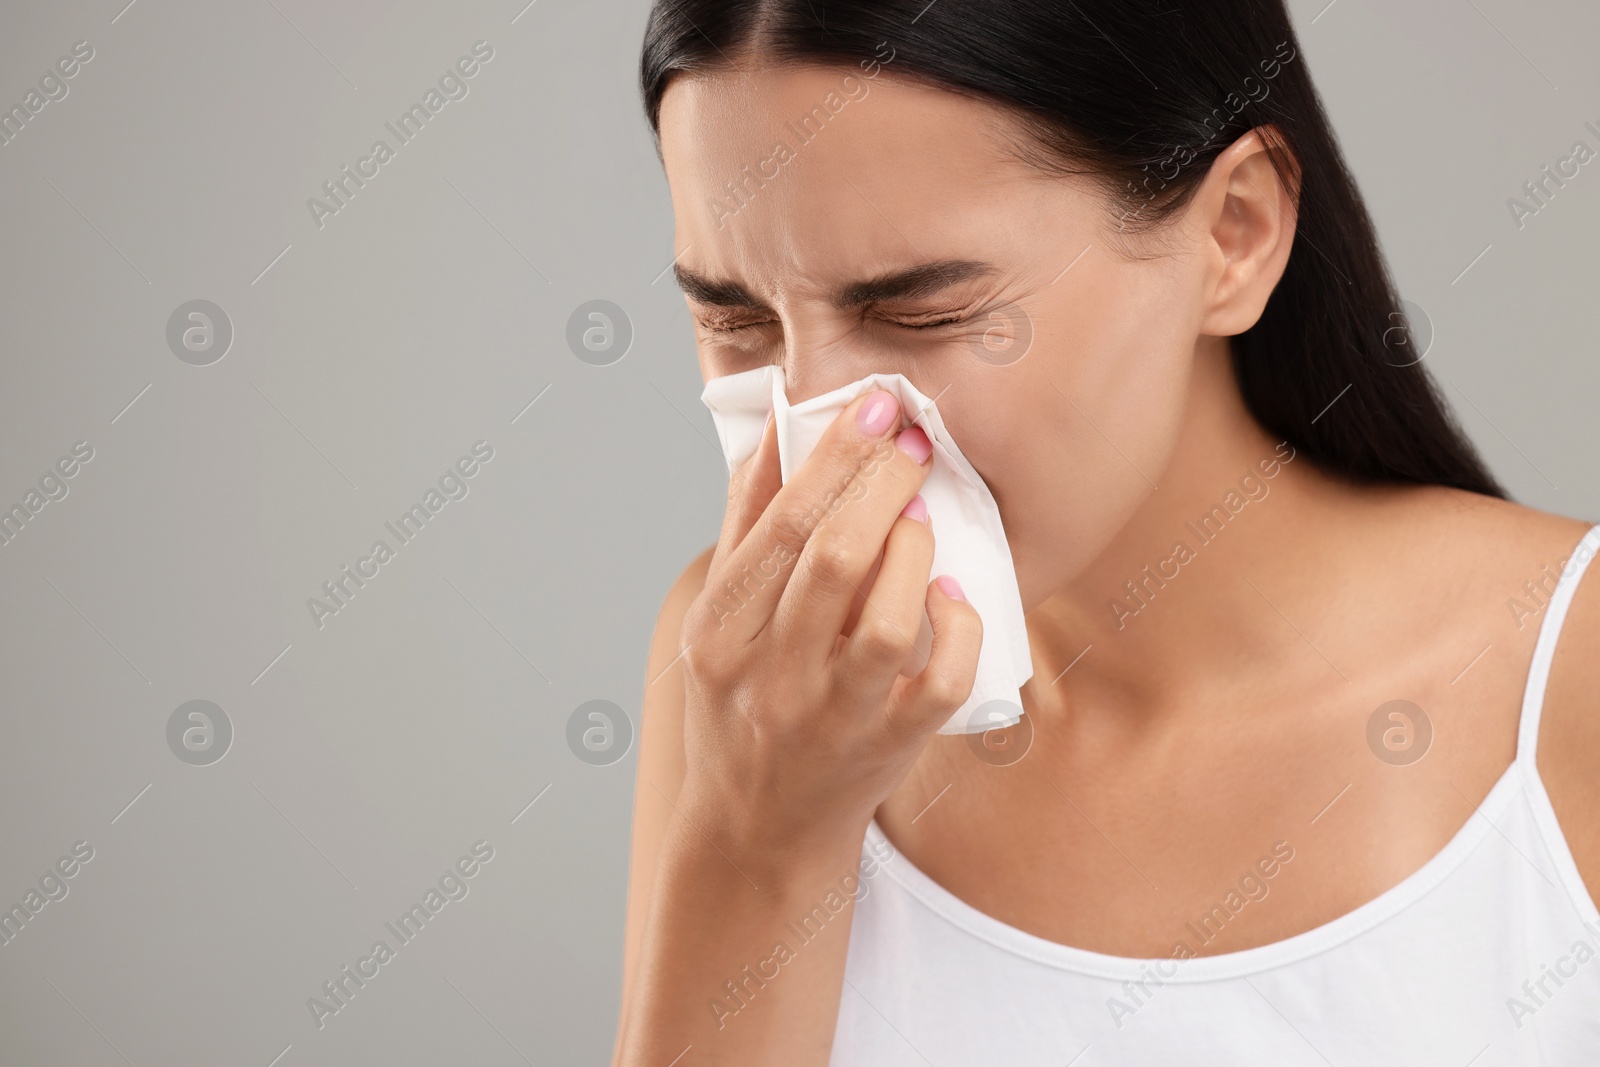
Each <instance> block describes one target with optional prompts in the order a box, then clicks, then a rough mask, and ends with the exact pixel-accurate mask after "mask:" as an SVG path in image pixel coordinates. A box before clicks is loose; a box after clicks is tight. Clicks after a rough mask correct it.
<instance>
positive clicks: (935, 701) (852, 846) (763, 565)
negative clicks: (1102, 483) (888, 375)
mask: <svg viewBox="0 0 1600 1067" xmlns="http://www.w3.org/2000/svg"><path fill="white" fill-rule="evenodd" d="M899 425H900V410H899V406H898V403H897V402H896V400H895V398H894V396H893V395H892V394H890V393H887V392H883V391H881V390H880V391H878V392H874V393H871V394H869V395H867V396H865V397H858V398H857V399H856V400H854V401H852V402H851V403H850V405H849V406H847V407H846V408H845V410H844V411H843V412H841V413H840V415H839V418H838V419H836V420H835V421H834V423H833V425H832V426H830V427H829V428H828V431H827V433H826V434H825V435H824V437H823V439H822V441H821V443H820V444H818V446H817V448H816V450H815V451H814V452H813V453H812V454H811V456H809V457H808V458H807V460H806V462H805V464H804V466H803V467H802V468H801V469H800V471H799V472H798V473H797V474H796V475H795V477H794V478H792V479H791V480H790V481H789V483H788V484H787V485H784V484H782V482H781V479H780V477H779V473H778V454H777V453H778V450H777V435H776V432H775V431H774V429H773V427H772V425H771V424H770V423H769V424H768V426H767V432H766V433H765V434H763V435H762V440H761V444H760V446H759V447H758V448H757V450H756V454H755V455H754V456H752V457H751V458H750V459H749V460H748V461H746V463H745V464H744V466H743V467H741V468H740V469H739V470H738V471H737V472H735V474H734V477H733V479H732V485H731V486H730V489H729V497H728V512H727V517H726V519H725V521H724V523H723V528H722V535H721V538H720V540H719V542H718V544H717V547H716V550H715V552H714V553H713V554H712V560H711V563H710V566H709V570H708V572H707V579H706V583H705V588H704V590H703V591H702V592H701V593H700V595H699V596H698V597H697V598H696V599H695V600H694V602H693V603H692V604H691V605H690V606H689V608H688V610H687V612H686V613H685V614H684V615H683V621H682V626H681V628H680V630H679V635H680V636H679V640H680V648H681V651H680V652H679V655H678V662H680V663H681V666H682V670H683V678H684V689H683V704H682V706H681V711H682V715H683V719H682V723H683V749H682V756H683V759H684V764H683V767H684V769H683V776H682V778H681V782H682V788H681V789H680V790H678V791H677V793H676V798H675V799H674V797H673V796H671V795H669V794H668V793H667V792H663V791H662V790H661V789H660V788H659V787H657V786H656V784H655V782H654V780H653V779H651V780H647V779H646V778H645V777H644V775H643V773H642V771H643V768H644V766H645V764H644V762H643V757H642V756H641V764H640V766H641V784H640V788H641V790H643V789H644V788H645V787H646V786H649V787H650V788H651V789H653V790H654V792H655V793H656V794H658V795H659V797H660V798H661V799H662V800H663V801H665V803H666V804H667V805H668V806H670V810H671V813H672V814H671V817H670V820H669V821H668V822H667V824H666V825H665V826H664V827H663V828H662V829H661V831H660V834H661V837H660V844H659V846H658V847H657V846H654V845H652V846H651V847H649V848H641V847H640V843H639V842H638V841H636V842H635V846H636V851H635V858H636V859H640V858H643V859H644V860H645V861H646V862H647V863H649V864H651V865H653V867H654V871H653V874H652V875H651V876H650V877H651V881H650V889H649V894H648V900H647V901H646V900H635V902H634V905H633V906H637V905H642V906H643V911H642V912H641V914H640V917H639V919H638V925H637V926H636V927H635V928H637V929H639V930H640V931H641V935H640V936H641V940H640V942H639V950H638V953H637V969H636V970H635V971H634V972H633V974H632V978H631V981H629V982H628V983H627V986H626V988H625V989H624V998H623V1009H622V1018H621V1025H620V1027H619V1029H618V1037H617V1047H616V1059H615V1062H616V1063H617V1064H621V1065H625V1067H663V1065H664V1064H667V1063H679V1062H681V1063H682V1064H683V1065H684V1067H687V1065H688V1064H690V1063H693V1064H696V1065H710V1064H741V1065H742V1064H747V1063H761V1064H769V1065H774V1067H777V1065H783V1067H788V1065H794V1067H823V1065H825V1064H826V1063H827V1062H828V1057H829V1049H830V1048H831V1047H832V1042H833V1032H834V1027H835V1026H836V1025H837V1020H838V1012H839V1000H840V995H841V992H842V990H843V988H844V970H845V952H846V948H847V946H848V944H849V936H850V923H851V918H852V911H853V909H852V908H850V907H849V906H848V904H849V902H850V901H849V900H848V899H846V898H852V897H854V895H855V893H856V888H855V886H856V884H857V883H856V879H857V875H858V864H859V862H860V849H861V840H862V836H863V834H864V833H865V832H866V827H867V823H868V822H869V821H870V820H871V818H872V813H873V810H874V809H875V808H876V807H877V806H878V805H879V804H880V803H881V802H882V801H883V800H884V799H885V798H886V797H887V796H888V795H889V793H890V792H891V791H892V790H893V789H894V787H895V785H896V784H897V783H898V782H899V781H900V780H901V779H902V778H903V777H904V776H905V774H906V772H907V771H908V770H909V769H910V767H911V765H912V763H913V762H914V761H915V760H916V758H917V755H918V753H920V752H921V750H922V749H923V747H924V746H925V745H926V744H927V741H928V739H929V737H930V736H932V734H933V732H934V731H935V730H936V729H938V727H939V725H940V724H941V723H943V722H945V721H946V720H947V719H948V718H949V716H950V715H951V714H952V713H954V711H955V710H956V708H958V707H960V705H961V704H962V703H963V702H964V701H965V700H966V698H967V695H968V694H969V693H970V692H971V691H972V684H973V679H974V677H975V674H976V671H977V663H978V647H979V644H980V641H981V637H982V625H981V623H980V622H979V620H978V615H977V612H976V611H974V610H973V608H972V606H971V605H970V604H968V603H966V602H965V601H964V600H961V599H959V594H960V586H959V585H955V584H954V583H953V582H950V580H949V579H947V578H944V579H941V581H940V582H934V583H932V584H931V585H930V583H929V582H928V571H929V568H930V567H931V566H932V563H933V537H934V534H933V532H932V531H931V530H930V529H929V527H928V524H927V523H926V522H925V521H922V520H925V519H926V517H927V510H926V508H925V507H923V506H922V502H921V500H920V498H918V499H914V498H916V493H917V490H918V488H919V487H921V485H922V483H923V481H924V480H925V479H926V478H927V475H928V468H927V463H928V457H929V453H930V451H931V447H930V445H929V443H928V439H927V436H926V435H925V434H924V433H923V432H922V431H921V430H920V429H916V428H910V429H907V430H904V431H900V430H899ZM897 445H898V447H896V446H897ZM908 505H909V506H908ZM944 582H948V583H949V584H948V585H944V584H941V583H944ZM863 590H865V591H866V592H865V594H863ZM924 605H926V608H927V611H928V616H929V619H930V620H931V622H932V625H933V645H932V649H931V652H930V659H929V661H928V663H927V664H926V665H924V666H922V668H921V670H920V671H916V672H915V673H914V674H912V675H910V676H902V675H901V674H900V670H901V668H902V667H903V666H905V665H906V659H907V657H908V655H909V654H910V652H911V650H912V648H913V644H914V642H915V639H916V636H917V632H918V630H919V628H920V626H921V623H922V611H923V608H924ZM662 654H663V655H665V651H664V650H663V653H662ZM915 667H916V665H915V664H913V665H912V668H913V669H915ZM662 673H664V669H663V672H662ZM657 707H658V708H661V709H663V710H665V709H666V707H667V704H666V702H665V701H662V702H661V703H658V705H657ZM663 721H664V720H663ZM660 728H661V727H660V726H652V725H649V724H647V725H646V729H647V730H652V729H655V730H659V729H660ZM652 736H654V735H652ZM655 744H657V745H660V744H661V740H660V739H659V738H658V739H657V741H656V742H655ZM657 751H658V753H659V758H658V762H656V763H654V764H653V765H654V766H656V767H657V768H658V769H659V770H661V771H663V772H667V773H670V771H671V767H672V765H673V760H671V759H668V758H667V756H668V753H667V752H666V750H665V749H658V750H657ZM647 799H650V798H647ZM638 825H640V824H639V823H636V826H638ZM636 832H637V831H636ZM641 877H643V875H641ZM641 884H642V883H641ZM841 894H843V897H841ZM841 905H842V906H841ZM818 916H821V917H822V918H821V919H820V920H819V919H818ZM797 920H798V921H800V922H802V923H804V924H805V930H806V931H807V932H806V933H805V935H804V937H803V938H802V937H799V936H797V935H796V932H795V931H796V929H797V927H795V926H794V923H795V922H796V921H797ZM633 922H634V919H633V918H632V917H630V923H633ZM819 923H820V924H821V925H820V927H819ZM686 1057H687V1058H686Z"/></svg>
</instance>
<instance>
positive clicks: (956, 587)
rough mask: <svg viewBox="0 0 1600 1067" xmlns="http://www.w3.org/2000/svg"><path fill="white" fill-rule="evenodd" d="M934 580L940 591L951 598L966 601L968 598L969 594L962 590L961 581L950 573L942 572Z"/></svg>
mask: <svg viewBox="0 0 1600 1067" xmlns="http://www.w3.org/2000/svg"><path fill="white" fill-rule="evenodd" d="M933 581H934V584H935V585H937V586H938V587H939V591H940V592H942V593H943V594H944V595H945V596H947V597H949V598H950V599H951V600H961V601H965V600H966V599H967V594H965V593H963V592H962V591H961V583H960V582H958V581H956V580H955V579H954V578H952V577H950V576H949V575H948V574H941V575H939V577H937V578H935V579H934V580H933Z"/></svg>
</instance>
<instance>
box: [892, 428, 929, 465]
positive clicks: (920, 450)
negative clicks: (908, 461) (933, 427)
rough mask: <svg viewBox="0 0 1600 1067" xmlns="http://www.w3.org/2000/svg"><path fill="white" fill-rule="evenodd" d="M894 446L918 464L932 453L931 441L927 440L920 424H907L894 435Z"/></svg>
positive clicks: (923, 461)
mask: <svg viewBox="0 0 1600 1067" xmlns="http://www.w3.org/2000/svg"><path fill="white" fill-rule="evenodd" d="M894 446H895V447H896V448H898V449H899V450H900V451H902V452H904V453H905V454H906V455H908V456H910V457H911V458H912V459H914V460H916V461H917V463H918V465H921V464H923V463H926V462H927V460H928V457H929V456H931V455H933V442H932V441H930V440H928V435H927V434H926V433H924V432H923V429H922V427H921V426H908V427H906V428H905V429H904V430H901V431H900V433H899V434H898V435H896V436H895V439H894Z"/></svg>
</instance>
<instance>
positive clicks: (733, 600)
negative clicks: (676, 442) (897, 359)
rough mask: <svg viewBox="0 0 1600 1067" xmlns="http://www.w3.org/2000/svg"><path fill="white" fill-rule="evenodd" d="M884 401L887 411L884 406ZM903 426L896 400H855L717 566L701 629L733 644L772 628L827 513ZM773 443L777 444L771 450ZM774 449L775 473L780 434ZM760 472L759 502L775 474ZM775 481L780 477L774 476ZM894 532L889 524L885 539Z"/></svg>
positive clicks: (880, 395) (878, 394)
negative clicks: (785, 593) (804, 552)
mask: <svg viewBox="0 0 1600 1067" xmlns="http://www.w3.org/2000/svg"><path fill="white" fill-rule="evenodd" d="M885 398H887V400H888V401H889V403H885V402H884V400H885ZM868 405H870V411H871V412H872V418H870V419H867V420H862V419H858V418H857V415H858V413H859V412H861V410H862V409H863V408H864V407H867V406H868ZM898 420H899V406H898V404H897V403H894V396H893V394H890V393H888V392H885V391H884V390H877V391H875V392H873V393H868V394H866V395H865V396H860V397H857V398H855V399H854V400H852V401H851V402H850V403H849V404H847V405H846V406H845V408H844V410H843V411H841V412H840V413H839V415H838V417H837V418H835V419H834V421H833V422H832V423H831V424H830V425H829V426H828V429H827V430H826V431H824V433H823V435H822V440H821V441H819V442H818V443H817V447H816V448H815V450H813V451H812V453H811V455H810V456H808V457H807V458H806V461H805V463H803V464H802V465H801V467H800V469H799V470H798V471H796V472H795V474H794V476H793V477H792V478H790V479H789V481H788V482H787V483H786V484H784V485H782V486H781V487H780V488H779V489H778V490H777V492H776V494H775V495H774V496H773V497H772V499H771V501H770V502H769V503H767V505H766V508H765V510H763V511H762V512H761V513H760V515H759V516H758V517H757V518H756V519H755V520H754V522H753V524H752V525H751V527H750V529H749V532H748V533H747V534H746V535H745V537H744V539H743V540H742V541H740V542H739V543H738V544H737V545H734V546H732V547H731V548H729V549H728V551H727V553H726V558H725V559H722V560H719V561H718V562H717V564H716V569H715V570H714V571H713V573H712V574H711V575H710V576H709V578H708V582H707V587H708V589H714V591H715V595H714V596H712V597H711V598H710V599H709V600H708V601H707V603H706V604H705V605H704V606H703V607H702V609H701V610H702V611H703V612H704V615H703V616H702V617H701V618H699V619H697V620H695V624H696V625H704V626H708V627H710V628H713V629H715V630H717V631H718V632H719V633H724V634H725V635H726V636H727V638H728V639H729V640H740V639H742V640H750V639H751V638H753V637H754V636H755V635H756V634H758V633H760V632H761V631H762V630H763V629H764V628H765V627H766V626H767V624H768V622H769V621H770V620H771V619H772V617H773V613H774V611H775V610H776V608H777V606H778V603H779V601H780V600H781V598H782V596H783V591H784V587H785V585H786V584H787V583H788V581H789V579H790V576H791V573H792V572H793V570H794V568H795V565H796V563H797V561H798V560H799V558H800V553H801V551H802V550H803V549H804V548H805V546H806V541H807V539H808V538H809V537H810V536H811V533H812V531H813V530H814V529H815V528H816V527H817V525H818V523H819V521H820V519H821V517H822V516H825V515H826V514H827V511H828V508H829V506H830V505H831V504H833V503H834V502H835V501H837V500H839V499H840V498H841V494H843V493H844V491H845V490H846V489H847V488H848V487H849V485H850V484H851V482H852V480H853V478H854V477H855V473H856V471H857V470H860V469H862V468H863V467H864V466H866V465H868V464H869V463H871V462H873V457H874V454H875V453H876V452H877V451H879V449H880V446H881V445H882V444H883V442H884V441H886V440H887V439H888V435H889V434H890V433H891V432H892V430H893V429H894V428H895V427H896V426H897V425H898ZM863 422H864V424H863ZM768 437H771V438H772V439H773V440H772V441H771V442H769V441H768V440H767V438H768ZM769 444H770V446H771V451H772V453H773V454H772V455H771V456H770V458H765V457H764V458H763V463H771V464H772V465H773V469H774V470H775V468H776V464H777V457H776V454H775V453H776V431H775V430H774V429H773V428H772V427H770V426H769V427H768V428H767V433H766V434H764V435H763V441H762V447H763V448H766V447H768V446H769ZM759 470H760V471H761V474H760V475H759V476H758V477H759V478H760V479H763V480H758V481H755V482H753V483H752V486H751V491H752V492H753V493H755V494H756V495H757V497H758V498H759V495H760V493H761V492H764V491H765V488H766V486H767V485H769V484H770V482H768V481H766V480H764V479H766V478H767V477H768V474H769V468H767V467H765V466H763V467H761V468H759ZM771 476H772V477H778V475H776V474H775V473H773V474H772V475H771ZM780 480H781V479H780ZM912 492H915V490H914V489H913V490H911V491H910V492H907V493H906V495H905V499H904V500H902V501H901V502H900V503H901V505H902V506H903V505H904V504H905V501H906V500H909V499H911V493H912ZM752 506H754V505H753V504H752ZM896 510H898V508H896ZM729 521H730V522H733V521H737V520H731V519H730V520H729ZM888 525H889V524H888V522H887V521H885V522H884V524H883V529H884V530H885V531H886V530H887V529H888ZM880 543H881V540H880ZM838 632H839V631H838V629H837V627H836V628H835V629H834V630H833V631H832V632H831V633H830V634H829V635H828V637H827V641H826V643H825V644H824V645H823V646H821V648H820V650H819V651H818V654H817V658H818V660H819V661H821V660H822V659H824V658H825V657H826V655H827V653H828V652H829V651H831V650H832V649H833V647H834V640H833V639H834V637H835V636H836V635H837V634H838Z"/></svg>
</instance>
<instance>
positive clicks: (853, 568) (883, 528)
mask: <svg viewBox="0 0 1600 1067" xmlns="http://www.w3.org/2000/svg"><path fill="white" fill-rule="evenodd" d="M932 450H933V446H932V444H931V443H930V442H929V440H928V436H927V434H926V433H924V432H923V430H922V429H921V428H920V427H916V426H913V427H909V428H907V429H905V430H903V431H901V432H900V433H899V434H898V435H896V437H895V439H894V443H893V444H890V442H889V441H888V440H887V439H886V440H884V441H883V442H882V443H881V444H880V445H879V447H878V449H877V450H876V451H875V452H874V453H873V454H872V456H870V457H869V458H868V460H867V462H866V463H864V464H863V465H862V466H861V467H860V469H859V470H858V471H857V472H856V475H855V477H854V478H853V479H852V480H851V483H850V485H849V486H848V487H847V488H846V490H845V492H844V493H843V494H841V495H839V496H838V497H837V498H836V499H835V500H833V501H830V502H829V504H828V506H827V507H826V508H825V509H824V510H823V512H822V515H821V517H820V519H819V520H818V522H817V526H816V529H815V531H813V533H812V534H811V537H810V538H809V539H808V540H807V542H806V544H805V548H804V550H803V551H802V553H801V556H800V559H799V560H798V561H797V563H796V564H795V573H794V575H793V576H792V577H791V578H790V579H789V583H788V586H787V587H786V588H785V589H784V591H783V597H782V599H781V600H780V602H779V605H778V609H777V611H776V612H775V613H774V617H773V625H774V627H775V629H776V630H777V632H778V633H779V634H780V636H781V637H782V638H783V640H784V641H785V642H793V643H796V644H798V645H800V646H801V647H807V648H821V649H824V650H825V649H827V648H828V647H829V646H828V644H827V643H826V642H828V641H829V640H831V638H832V636H833V635H834V634H837V633H839V632H840V631H841V630H842V629H843V628H844V626H845V623H846V621H847V620H848V618H849V616H850V614H851V607H852V605H853V604H855V603H856V602H857V600H858V599H859V598H861V597H863V596H865V595H866V591H867V580H868V579H867V576H868V574H869V573H870V572H871V569H872V566H873V563H874V561H876V560H877V558H878V554H879V552H880V551H881V550H882V548H883V546H884V543H885V541H886V540H887V538H888V536H889V531H890V529H891V527H893V526H894V524H895V521H896V518H897V517H898V516H899V514H900V511H901V509H903V508H904V507H905V506H906V504H907V503H908V502H909V501H910V500H911V498H912V497H913V496H915V495H916V494H917V490H919V489H921V488H922V484H923V482H925V481H926V480H927V477H928V471H929V469H930V466H931V462H932V461H931V455H932ZM919 599H920V597H919Z"/></svg>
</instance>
